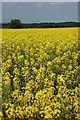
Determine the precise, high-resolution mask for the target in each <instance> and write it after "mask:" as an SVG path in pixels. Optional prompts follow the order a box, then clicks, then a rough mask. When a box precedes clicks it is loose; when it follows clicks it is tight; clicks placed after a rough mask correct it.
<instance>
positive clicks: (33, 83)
mask: <svg viewBox="0 0 80 120" xmlns="http://www.w3.org/2000/svg"><path fill="white" fill-rule="evenodd" d="M78 53H79V51H78V28H52V29H3V30H2V120H80V84H79V68H80V66H79V65H78Z"/></svg>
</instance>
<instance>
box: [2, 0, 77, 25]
mask: <svg viewBox="0 0 80 120" xmlns="http://www.w3.org/2000/svg"><path fill="white" fill-rule="evenodd" d="M76 1H77V0H76ZM15 18H19V19H20V20H21V21H22V22H23V23H35V22H63V21H64V22H65V21H78V3H77V2H3V3H2V22H4V23H7V22H9V21H10V20H11V19H15Z"/></svg>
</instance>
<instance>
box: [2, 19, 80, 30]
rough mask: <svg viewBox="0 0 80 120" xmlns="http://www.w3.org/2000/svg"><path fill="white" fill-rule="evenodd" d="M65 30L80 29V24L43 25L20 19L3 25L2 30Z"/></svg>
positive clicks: (47, 23) (46, 23)
mask: <svg viewBox="0 0 80 120" xmlns="http://www.w3.org/2000/svg"><path fill="white" fill-rule="evenodd" d="M62 27H63V28H64V27H80V23H79V22H72V21H70V22H59V23H54V22H43V23H22V22H21V21H20V20H19V19H12V20H11V21H10V23H3V24H2V28H14V29H19V28H62Z"/></svg>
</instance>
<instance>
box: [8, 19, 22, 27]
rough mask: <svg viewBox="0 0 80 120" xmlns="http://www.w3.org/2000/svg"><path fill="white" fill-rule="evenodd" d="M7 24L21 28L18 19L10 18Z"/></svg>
mask: <svg viewBox="0 0 80 120" xmlns="http://www.w3.org/2000/svg"><path fill="white" fill-rule="evenodd" d="M8 26H9V28H14V29H18V28H22V23H21V21H20V20H19V19H12V20H11V21H10V23H9V24H8Z"/></svg>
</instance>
